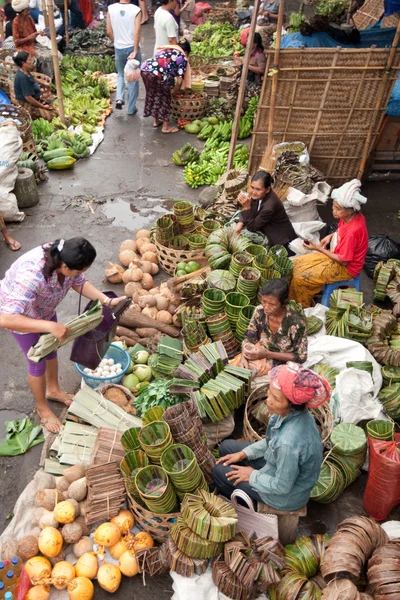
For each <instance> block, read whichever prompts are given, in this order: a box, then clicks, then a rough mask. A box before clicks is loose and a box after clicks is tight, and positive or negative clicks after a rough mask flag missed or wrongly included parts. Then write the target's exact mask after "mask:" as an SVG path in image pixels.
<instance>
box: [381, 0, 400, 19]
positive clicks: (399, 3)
mask: <svg viewBox="0 0 400 600" xmlns="http://www.w3.org/2000/svg"><path fill="white" fill-rule="evenodd" d="M384 4H385V17H390V15H393V14H394V13H400V0H385V2H384Z"/></svg>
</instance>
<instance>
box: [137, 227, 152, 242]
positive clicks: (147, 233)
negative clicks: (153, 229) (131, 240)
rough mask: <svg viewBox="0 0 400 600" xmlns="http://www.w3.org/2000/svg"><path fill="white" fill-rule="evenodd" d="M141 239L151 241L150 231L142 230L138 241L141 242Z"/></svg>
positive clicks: (138, 234) (138, 233) (138, 235)
mask: <svg viewBox="0 0 400 600" xmlns="http://www.w3.org/2000/svg"><path fill="white" fill-rule="evenodd" d="M140 238H147V239H150V231H149V230H148V229H140V231H138V232H137V234H136V239H137V240H139V239H140Z"/></svg>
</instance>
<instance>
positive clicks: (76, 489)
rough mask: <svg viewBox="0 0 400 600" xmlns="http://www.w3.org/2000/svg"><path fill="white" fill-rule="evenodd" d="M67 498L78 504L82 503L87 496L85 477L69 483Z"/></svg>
mask: <svg viewBox="0 0 400 600" xmlns="http://www.w3.org/2000/svg"><path fill="white" fill-rule="evenodd" d="M68 496H69V497H70V498H73V499H74V500H77V501H78V502H82V500H84V499H85V498H86V496H87V483H86V477H82V479H78V480H77V481H74V482H73V483H71V485H70V486H69V488H68Z"/></svg>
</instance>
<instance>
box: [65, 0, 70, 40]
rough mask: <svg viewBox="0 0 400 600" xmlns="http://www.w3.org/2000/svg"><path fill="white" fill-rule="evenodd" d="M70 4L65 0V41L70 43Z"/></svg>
mask: <svg viewBox="0 0 400 600" xmlns="http://www.w3.org/2000/svg"><path fill="white" fill-rule="evenodd" d="M68 9H69V4H68V0H64V28H65V43H66V44H67V46H68V44H69V14H68Z"/></svg>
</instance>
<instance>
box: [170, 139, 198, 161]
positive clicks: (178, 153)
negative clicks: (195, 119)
mask: <svg viewBox="0 0 400 600" xmlns="http://www.w3.org/2000/svg"><path fill="white" fill-rule="evenodd" d="M199 156H200V152H199V151H198V150H197V149H196V148H195V147H194V146H192V144H190V142H187V143H186V144H185V145H184V146H183V147H182V148H181V149H180V150H175V152H173V154H172V160H173V162H174V163H175V164H176V165H179V166H184V165H187V164H188V163H190V162H194V161H196V160H197V159H198V158H199Z"/></svg>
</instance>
